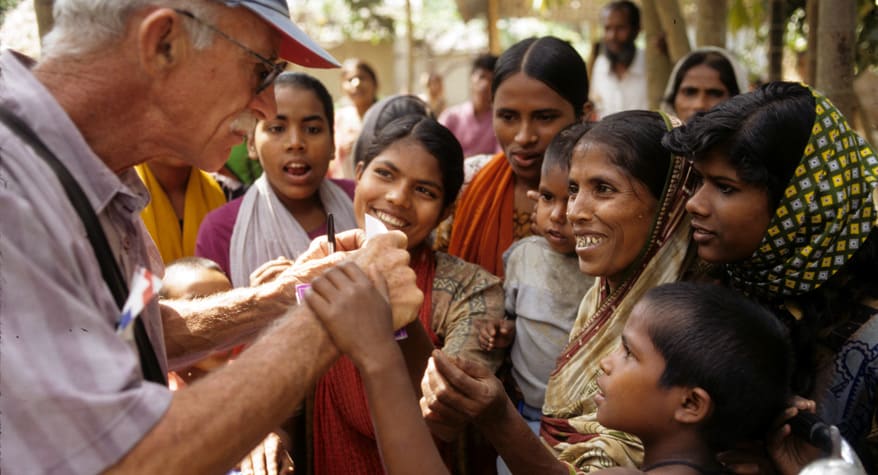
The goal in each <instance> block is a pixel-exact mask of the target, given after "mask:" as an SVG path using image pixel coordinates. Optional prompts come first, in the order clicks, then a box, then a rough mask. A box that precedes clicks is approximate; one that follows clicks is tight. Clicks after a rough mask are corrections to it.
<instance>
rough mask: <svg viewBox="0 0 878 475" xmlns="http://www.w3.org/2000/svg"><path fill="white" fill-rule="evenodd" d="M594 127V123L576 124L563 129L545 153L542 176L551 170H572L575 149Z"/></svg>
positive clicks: (541, 170) (541, 169)
mask: <svg viewBox="0 0 878 475" xmlns="http://www.w3.org/2000/svg"><path fill="white" fill-rule="evenodd" d="M593 125H594V123H592V122H574V123H572V124H570V125H568V126H567V127H564V128H563V129H561V131H560V132H558V134H557V135H555V137H554V138H553V139H552V141H551V142H549V146H548V147H546V151H545V153H543V165H542V168H540V174H541V175H545V174H546V172H548V171H549V170H555V169H560V170H562V171H565V172H566V171H568V170H570V156H571V155H572V154H573V148H574V147H576V143H577V142H579V139H580V138H582V136H583V135H584V134H585V133H586V132H588V131H589V129H591V127H592V126H593Z"/></svg>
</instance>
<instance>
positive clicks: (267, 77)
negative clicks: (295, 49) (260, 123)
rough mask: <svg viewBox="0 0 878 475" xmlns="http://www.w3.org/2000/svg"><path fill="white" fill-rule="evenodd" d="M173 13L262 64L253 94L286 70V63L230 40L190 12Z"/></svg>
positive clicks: (178, 11)
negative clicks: (192, 22) (207, 30)
mask: <svg viewBox="0 0 878 475" xmlns="http://www.w3.org/2000/svg"><path fill="white" fill-rule="evenodd" d="M174 11H175V12H177V13H179V14H180V15H183V16H185V17H187V18H190V19H192V20H194V21H196V22H198V23H199V24H201V25H203V26H205V27H207V28H208V29H209V30H210V31H212V32H214V33H216V34H218V35H220V36H221V37H223V38H225V40H226V41H228V42H230V43H232V44H234V45H235V46H237V47H239V48H241V49H242V50H244V51H245V52H246V53H247V54H249V55H250V56H253V57H254V58H256V59H258V60H259V62H261V63H262V65H263V66H264V67H265V69H263V70H261V71H259V85H258V86H256V90H255V91H254V94H259V93H260V92H262V91H264V90H265V89H266V88H267V87H268V86H271V85H272V84H273V83H274V80H275V79H277V77H278V76H279V75H280V73H282V72H284V70H285V69H286V67H287V62H286V61H272V60H270V59H268V58H266V57H264V56H262V55H261V54H259V53H257V52H255V51H253V50H252V49H250V48H248V47H246V46H244V45H243V44H242V43H241V42H240V41H238V40H236V39H234V38H232V37H231V36H229V35H228V34H227V33H225V32H223V31H222V30H220V29H219V28H217V27H215V26H213V25H211V24H210V23H207V22H205V21H204V20H202V19H200V18H198V17H197V16H195V15H193V14H192V12H190V11H187V10H181V9H177V8H175V9H174Z"/></svg>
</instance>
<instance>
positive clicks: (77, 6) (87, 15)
mask: <svg viewBox="0 0 878 475" xmlns="http://www.w3.org/2000/svg"><path fill="white" fill-rule="evenodd" d="M218 5H219V4H217V3H214V2H205V1H192V0H188V1H181V0H55V4H54V8H53V16H54V22H55V25H54V26H53V27H52V30H51V31H50V32H49V33H48V34H47V35H46V36H45V37H44V38H43V46H42V50H43V52H42V57H43V58H44V59H45V58H51V57H63V56H66V57H71V56H72V57H76V56H81V55H85V54H88V53H92V52H94V51H97V50H99V49H101V48H102V47H106V46H108V45H110V44H111V43H113V42H115V41H118V40H119V39H121V38H122V36H123V35H124V34H125V28H126V26H127V23H128V19H129V18H130V17H131V15H132V14H134V13H135V12H137V11H138V10H140V9H142V8H145V7H148V6H156V7H166V8H181V9H185V10H187V11H189V12H191V13H192V14H193V15H195V16H196V17H197V18H199V19H201V20H203V21H206V22H208V23H213V19H214V18H215V17H216V16H217V8H218ZM184 25H186V29H187V31H188V32H189V35H190V36H191V38H192V44H193V46H194V47H195V49H204V48H207V47H208V46H210V45H211V43H212V42H213V32H212V31H211V30H210V29H209V28H207V27H205V26H204V25H202V24H200V23H198V22H196V21H194V20H192V19H190V18H187V17H184Z"/></svg>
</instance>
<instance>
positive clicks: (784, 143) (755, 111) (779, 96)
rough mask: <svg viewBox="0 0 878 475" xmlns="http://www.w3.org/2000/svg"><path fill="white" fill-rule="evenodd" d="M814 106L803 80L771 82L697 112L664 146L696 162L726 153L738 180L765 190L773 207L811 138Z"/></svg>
mask: <svg viewBox="0 0 878 475" xmlns="http://www.w3.org/2000/svg"><path fill="white" fill-rule="evenodd" d="M815 107H816V105H815V102H814V96H813V95H812V94H811V91H809V90H808V88H806V87H804V86H802V85H801V84H797V83H791V82H771V83H768V84H766V85H764V86H762V87H761V88H759V89H758V90H756V91H754V92H752V93H749V94H741V95H738V96H735V97H732V98H731V99H729V100H728V101H725V102H723V103H720V104H718V105H717V106H716V107H714V108H713V109H712V110H710V111H709V112H706V113H705V112H699V113H697V114H696V115H695V116H693V117H692V118H691V119H689V122H687V123H686V125H684V126H682V127H677V128H676V129H674V130H672V131H670V132H669V133H668V134H667V135H666V136H665V138H664V139H662V145H663V146H664V147H665V148H666V149H668V150H669V151H671V152H672V153H675V154H677V155H682V156H684V157H687V158H689V159H691V160H693V161H695V162H698V161H700V160H704V159H705V158H706V157H707V154H708V153H709V152H711V151H713V150H714V149H717V150H720V151H723V152H725V153H726V154H727V155H728V157H729V163H730V164H731V165H732V166H733V167H734V168H735V169H736V170H737V171H738V176H740V178H741V180H743V181H744V182H746V183H749V184H751V185H755V186H759V187H763V188H764V189H766V190H768V195H769V200H770V201H769V203H768V205H769V208H770V209H769V211H773V210H774V208H775V207H776V206H777V204H778V202H779V201H780V198H781V196H782V194H783V190H784V188H786V186H787V184H788V183H789V181H790V177H792V176H793V172H794V171H795V169H796V166H798V165H799V162H800V161H801V159H802V155H803V153H804V150H805V145H807V144H808V139H809V138H810V137H811V128H812V126H813V125H814V119H815V117H816V114H817V113H816V112H815Z"/></svg>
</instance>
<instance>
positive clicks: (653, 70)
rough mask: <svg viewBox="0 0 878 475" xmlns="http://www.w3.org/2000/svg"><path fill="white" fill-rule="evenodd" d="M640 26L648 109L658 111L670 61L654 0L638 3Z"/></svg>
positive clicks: (668, 74) (669, 72) (669, 68)
mask: <svg viewBox="0 0 878 475" xmlns="http://www.w3.org/2000/svg"><path fill="white" fill-rule="evenodd" d="M640 9H641V15H640V18H641V20H640V21H641V25H642V27H643V34H645V35H646V51H645V53H646V84H647V91H646V94H647V98H648V99H649V107H650V109H658V107H659V104H661V101H662V99H663V97H662V96H663V95H664V92H665V84H667V82H668V77H669V76H670V74H671V59H670V58H669V57H668V52H667V46H666V45H665V33H664V31H662V25H661V22H660V21H659V17H658V12H657V11H656V0H642V1H641V2H640Z"/></svg>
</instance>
